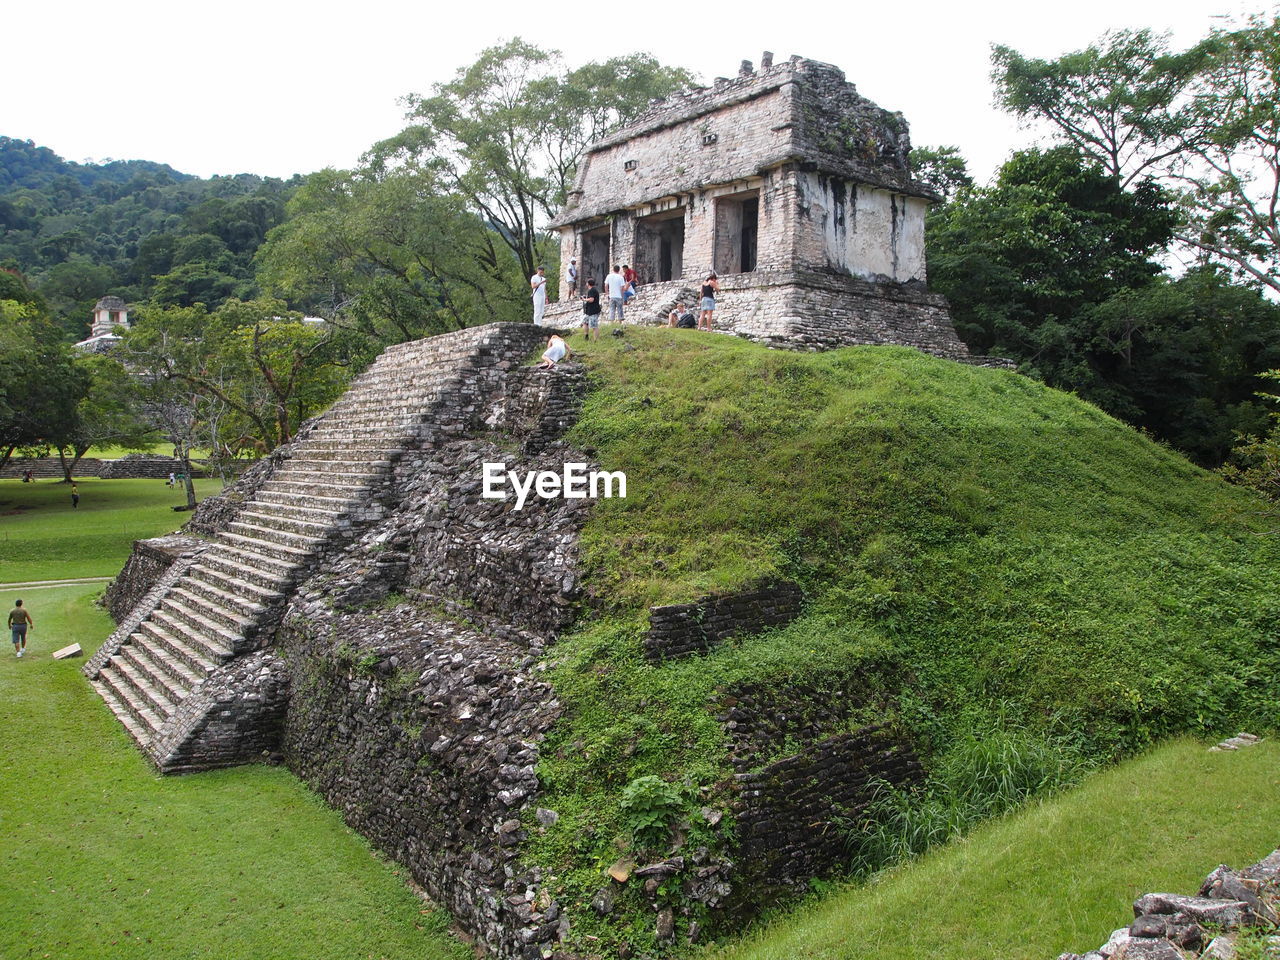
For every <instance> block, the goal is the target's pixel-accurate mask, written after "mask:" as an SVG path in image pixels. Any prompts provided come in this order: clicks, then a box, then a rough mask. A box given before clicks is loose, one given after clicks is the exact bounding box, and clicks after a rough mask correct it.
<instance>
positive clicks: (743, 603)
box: [644, 581, 804, 660]
mask: <svg viewBox="0 0 1280 960" xmlns="http://www.w3.org/2000/svg"><path fill="white" fill-rule="evenodd" d="M803 602H804V596H803V594H801V592H800V588H799V587H798V586H796V585H795V584H794V583H786V582H782V581H778V582H773V583H767V584H764V585H762V586H760V587H757V588H756V589H754V590H745V591H743V592H741V593H734V594H730V595H727V596H713V597H704V598H703V599H701V600H699V601H697V602H695V603H681V604H673V605H670V606H665V607H650V608H649V632H648V633H647V634H646V635H645V638H644V654H645V656H646V657H647V658H648V659H650V660H673V659H676V658H677V657H685V656H689V655H690V654H698V653H706V652H707V651H708V650H710V649H711V648H712V647H714V646H716V645H717V644H719V643H721V642H722V641H724V640H726V639H728V638H729V637H734V636H738V635H741V634H749V633H758V632H760V631H761V630H768V629H770V628H771V627H780V626H784V625H785V624H788V623H790V622H791V621H792V620H794V619H795V618H796V617H797V616H799V614H800V608H801V606H802V604H803Z"/></svg>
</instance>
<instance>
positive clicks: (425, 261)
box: [258, 162, 528, 345]
mask: <svg viewBox="0 0 1280 960" xmlns="http://www.w3.org/2000/svg"><path fill="white" fill-rule="evenodd" d="M289 214H290V216H289V220H288V221H287V222H286V223H284V224H283V225H281V226H280V227H278V228H277V229H276V230H274V231H273V232H272V234H271V236H270V239H269V240H268V242H267V244H266V245H265V246H264V247H263V249H262V251H261V252H260V254H259V271H258V275H259V279H260V281H261V282H262V283H263V285H264V286H266V287H267V288H268V289H270V290H272V291H274V292H276V293H278V294H279V295H281V296H284V297H286V298H287V299H289V300H290V301H291V302H292V303H296V304H299V305H302V306H304V307H306V308H307V309H310V310H314V311H316V312H318V313H322V314H324V315H325V316H328V317H333V318H334V319H335V321H336V322H338V323H340V324H343V325H348V326H350V327H352V328H353V329H355V330H358V331H359V332H361V333H363V334H365V335H366V336H368V337H369V338H370V340H371V342H372V343H373V344H375V345H376V344H383V343H397V342H400V341H404V340H413V339H416V338H418V337H425V336H430V335H431V334H435V333H441V332H444V331H447V330H456V329H460V328H461V327H466V326H473V325H475V324H478V323H487V322H491V321H494V320H511V321H515V320H523V319H525V316H524V314H525V312H526V310H527V306H526V304H527V300H528V298H527V297H526V296H525V294H524V287H525V284H524V280H523V278H522V276H521V274H520V268H519V267H518V265H517V262H516V259H515V256H514V255H513V254H512V252H511V250H510V248H509V246H508V245H507V244H506V243H504V242H503V239H502V237H501V235H500V234H499V233H498V232H497V231H496V230H493V229H491V228H490V227H488V226H487V225H486V224H485V223H484V222H483V221H482V220H481V219H480V217H479V216H477V215H476V214H475V213H474V212H473V211H472V210H471V209H469V207H468V204H467V202H466V199H465V198H464V197H461V196H459V195H458V194H456V193H449V192H447V191H445V190H444V189H443V187H442V185H441V183H440V176H439V174H438V173H437V172H436V171H435V170H434V169H433V167H432V166H431V165H428V166H427V167H425V168H424V167H422V166H419V165H418V164H416V163H414V162H408V163H405V164H403V165H401V166H398V167H395V168H393V169H371V168H364V169H361V170H355V171H337V170H322V171H320V172H319V173H315V174H312V175H311V176H310V177H308V178H307V180H306V181H305V183H304V184H303V185H302V187H301V188H300V189H299V190H298V192H297V194H296V195H295V196H294V197H293V199H292V200H291V201H290V205H289Z"/></svg>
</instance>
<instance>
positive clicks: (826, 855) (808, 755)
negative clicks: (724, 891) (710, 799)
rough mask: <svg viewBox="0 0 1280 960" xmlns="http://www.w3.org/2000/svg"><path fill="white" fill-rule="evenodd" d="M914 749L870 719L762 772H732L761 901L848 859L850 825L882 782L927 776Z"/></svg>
mask: <svg viewBox="0 0 1280 960" xmlns="http://www.w3.org/2000/svg"><path fill="white" fill-rule="evenodd" d="M923 773H924V771H923V769H922V767H921V766H920V762H919V760H918V759H917V758H916V755H915V752H914V751H913V750H912V749H911V747H910V746H909V745H907V744H906V743H904V742H903V741H901V740H900V739H899V738H897V737H896V736H895V735H894V734H893V732H892V731H890V730H889V729H887V728H886V727H883V726H880V725H877V724H872V725H868V726H865V727H861V728H859V729H857V730H851V731H847V732H844V733H837V734H835V735H833V736H829V737H825V738H823V739H822V740H819V741H818V742H816V743H812V744H810V745H808V746H806V747H804V748H803V749H802V750H800V751H799V752H797V753H795V754H793V755H791V756H789V757H785V758H784V759H781V760H777V761H775V762H773V763H770V764H768V765H766V766H764V767H763V768H761V769H759V770H754V771H750V772H746V773H738V774H735V775H734V778H733V779H734V787H735V789H736V790H737V791H738V800H737V802H736V804H735V811H734V812H735V817H736V819H737V825H738V850H737V857H738V863H739V864H740V866H741V882H742V884H743V886H744V887H745V888H746V889H748V890H750V891H751V893H752V901H753V903H754V904H759V903H760V901H761V900H762V899H768V897H769V895H770V894H771V893H772V894H781V893H787V892H795V891H797V890H802V889H803V888H804V887H805V886H806V885H807V884H808V882H809V880H810V879H811V878H813V877H820V876H824V875H826V874H829V873H830V872H831V871H833V870H835V869H837V868H838V867H839V866H840V865H841V864H842V863H845V862H847V860H848V842H849V834H848V832H847V831H848V830H850V829H851V828H852V826H853V824H855V823H856V822H857V818H858V816H859V815H860V814H861V813H862V812H863V811H864V810H865V809H866V808H867V806H868V804H869V803H870V802H871V800H872V797H873V795H874V792H875V787H876V784H877V782H879V781H886V782H888V783H892V784H894V785H897V786H901V785H904V784H909V783H914V782H916V781H918V780H920V779H921V778H922V776H923Z"/></svg>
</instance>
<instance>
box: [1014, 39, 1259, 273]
mask: <svg viewBox="0 0 1280 960" xmlns="http://www.w3.org/2000/svg"><path fill="white" fill-rule="evenodd" d="M992 60H993V64H994V71H993V79H994V81H995V84H996V91H997V98H998V101H999V102H1000V103H1001V104H1002V105H1003V106H1005V107H1006V108H1007V109H1009V110H1010V111H1012V112H1013V113H1015V114H1016V115H1017V116H1019V117H1021V118H1022V119H1024V120H1027V121H1029V122H1037V123H1043V124H1045V125H1047V126H1048V127H1049V129H1051V130H1052V131H1054V132H1055V133H1057V134H1058V135H1059V136H1061V137H1062V138H1064V139H1065V140H1066V141H1067V142H1069V143H1071V144H1072V145H1074V146H1075V147H1076V148H1077V149H1079V150H1081V151H1082V152H1083V153H1085V154H1086V155H1088V156H1091V157H1093V158H1094V159H1095V160H1097V161H1098V163H1099V164H1101V166H1102V168H1103V169H1104V170H1106V171H1107V172H1108V173H1109V174H1110V175H1112V176H1113V177H1115V178H1116V180H1117V182H1119V183H1120V184H1121V185H1122V186H1125V187H1131V186H1134V185H1136V184H1137V183H1139V182H1140V181H1141V179H1142V178H1143V177H1153V178H1156V179H1158V180H1159V181H1160V182H1161V183H1162V184H1163V185H1164V186H1165V187H1166V188H1167V189H1169V190H1170V191H1171V192H1173V193H1174V194H1175V195H1176V196H1177V198H1178V201H1179V207H1180V209H1181V211H1182V219H1181V223H1180V224H1179V227H1178V230H1177V236H1178V239H1179V240H1181V241H1182V242H1183V243H1184V244H1186V245H1187V246H1189V247H1191V248H1192V249H1194V250H1196V251H1198V252H1199V254H1200V255H1201V256H1202V257H1203V258H1204V259H1207V260H1213V261H1216V262H1219V263H1223V264H1225V265H1227V266H1228V267H1229V268H1230V269H1232V270H1233V271H1235V272H1237V273H1238V274H1240V275H1242V276H1245V277H1247V278H1248V279H1249V280H1250V281H1251V282H1254V283H1259V284H1263V285H1265V286H1268V287H1270V288H1271V289H1273V290H1276V291H1280V219H1278V218H1277V203H1278V202H1280V193H1278V191H1280V17H1276V16H1268V17H1253V18H1250V19H1249V20H1247V21H1246V22H1245V23H1244V24H1243V25H1235V26H1231V27H1220V28H1217V29H1215V30H1213V31H1212V32H1211V33H1210V35H1209V36H1208V37H1206V38H1205V39H1204V40H1203V41H1201V42H1200V43H1198V44H1196V45H1194V46H1193V47H1191V48H1189V49H1188V50H1185V51H1182V52H1176V53H1175V52H1171V51H1170V50H1169V47H1168V40H1167V39H1166V38H1164V37H1160V36H1157V35H1155V34H1152V33H1151V32H1150V31H1148V30H1140V31H1117V32H1114V33H1108V34H1106V35H1105V36H1104V37H1103V38H1102V40H1101V41H1100V42H1099V43H1097V44H1094V45H1091V46H1089V47H1087V48H1085V49H1084V50H1080V51H1076V52H1073V53H1068V54H1064V55H1063V56H1061V57H1059V58H1057V59H1056V60H1038V59H1033V58H1028V57H1024V56H1022V55H1021V54H1019V53H1018V52H1017V51H1015V50H1012V49H1011V48H1009V47H1000V46H997V47H995V48H994V50H993V54H992Z"/></svg>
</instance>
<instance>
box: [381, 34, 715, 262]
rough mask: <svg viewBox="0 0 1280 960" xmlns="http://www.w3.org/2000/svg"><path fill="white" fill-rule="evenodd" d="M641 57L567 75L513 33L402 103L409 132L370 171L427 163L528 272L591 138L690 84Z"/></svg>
mask: <svg viewBox="0 0 1280 960" xmlns="http://www.w3.org/2000/svg"><path fill="white" fill-rule="evenodd" d="M690 80H691V77H690V75H689V74H688V73H687V72H686V71H684V70H680V69H676V68H671V67H664V66H661V65H660V64H659V63H658V62H657V61H656V60H654V59H653V58H652V57H650V56H648V55H646V54H633V55H631V56H627V57H615V58H613V59H611V60H608V61H606V62H605V63H602V64H588V65H587V66H584V67H581V68H579V69H577V70H574V71H566V70H565V69H564V67H563V65H562V64H561V62H560V58H559V54H558V53H557V52H555V51H548V50H541V49H539V48H538V47H535V46H533V45H532V44H529V43H526V42H525V41H523V40H521V39H519V38H518V37H517V38H516V39H514V40H511V41H509V42H508V43H505V44H503V45H501V46H497V47H490V48H488V49H487V50H484V51H482V52H481V53H480V56H479V57H478V58H477V59H476V62H475V63H473V64H472V65H471V66H469V67H465V68H463V69H461V70H459V71H458V74H457V76H456V77H455V79H453V80H452V81H450V82H449V83H442V84H437V85H436V87H435V89H434V91H433V94H432V95H431V96H429V97H423V96H419V95H411V96H409V97H408V98H406V102H407V104H408V106H409V114H408V119H409V120H410V121H411V126H409V127H408V128H406V129H405V130H404V131H402V132H401V133H400V134H399V135H397V136H395V137H393V138H391V139H389V140H386V141H384V142H382V143H379V144H377V145H376V146H375V147H374V148H373V150H372V151H371V152H370V156H369V159H370V163H371V166H372V167H373V168H374V169H375V170H381V169H385V168H387V167H390V166H394V165H396V164H398V163H404V162H411V163H414V164H416V165H417V166H419V167H423V168H426V167H428V166H431V167H432V168H434V169H435V170H436V171H437V173H438V174H439V176H440V177H441V178H442V180H443V182H444V183H445V185H446V187H447V189H448V190H449V191H450V192H456V193H458V194H460V195H461V196H463V197H465V198H466V199H467V201H468V203H469V204H471V205H472V207H473V209H474V211H475V212H476V213H477V214H478V215H479V216H480V217H481V218H482V219H483V220H484V222H485V223H487V224H488V225H490V226H492V227H493V228H495V229H496V230H497V231H498V233H499V235H500V236H501V238H502V240H503V242H504V243H506V244H507V245H509V246H510V248H511V250H512V252H513V253H514V254H515V256H516V259H517V260H518V262H519V264H520V271H521V275H522V276H524V277H528V276H529V275H530V274H531V273H533V270H534V268H535V267H536V266H537V264H538V260H539V250H538V248H539V240H540V237H539V232H540V226H541V224H542V223H543V222H545V220H546V219H548V218H549V217H550V216H551V214H552V213H553V212H554V211H555V210H556V209H557V208H558V207H559V206H560V204H562V203H563V201H564V197H565V193H566V191H567V188H568V186H569V184H570V183H571V182H572V178H573V175H574V173H575V171H576V169H577V165H578V161H579V159H580V158H581V156H582V152H583V150H584V149H585V148H586V145H587V144H588V143H590V142H591V140H592V139H594V138H595V137H597V136H599V135H600V134H602V133H604V132H605V131H607V130H608V129H609V128H610V127H612V126H613V125H615V124H618V123H622V122H625V121H627V120H629V119H631V118H632V117H634V116H636V115H637V114H638V113H640V112H641V111H642V110H644V109H645V108H646V107H647V106H648V105H649V103H650V101H651V100H652V99H653V98H655V97H660V96H666V95H668V94H670V93H672V92H674V91H675V90H677V89H679V88H681V87H683V86H687V85H688V84H689V82H690Z"/></svg>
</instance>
